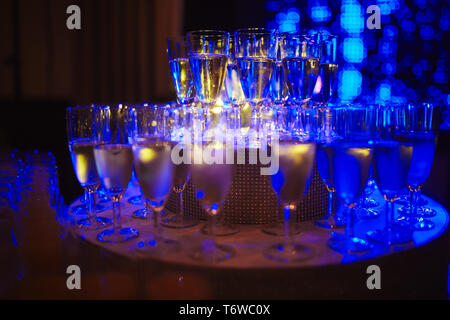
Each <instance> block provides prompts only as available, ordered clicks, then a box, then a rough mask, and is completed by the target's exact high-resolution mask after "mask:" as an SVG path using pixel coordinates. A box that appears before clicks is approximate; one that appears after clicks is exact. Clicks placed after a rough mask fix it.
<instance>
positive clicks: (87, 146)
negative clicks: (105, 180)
mask: <svg viewBox="0 0 450 320" xmlns="http://www.w3.org/2000/svg"><path fill="white" fill-rule="evenodd" d="M94 145H95V144H94V143H93V142H89V141H88V142H81V141H80V142H78V141H77V142H72V143H71V144H70V156H71V158H72V164H73V169H74V171H75V175H76V176H77V179H78V182H79V183H80V185H81V186H82V187H83V188H84V187H89V188H95V187H97V186H98V185H99V184H100V179H99V177H98V174H97V168H96V167H95V159H94Z"/></svg>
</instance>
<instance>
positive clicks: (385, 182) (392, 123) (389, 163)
mask: <svg viewBox="0 0 450 320" xmlns="http://www.w3.org/2000/svg"><path fill="white" fill-rule="evenodd" d="M379 109H380V111H381V116H380V117H379V120H380V121H379V122H378V123H377V133H378V134H377V139H376V140H375V141H374V143H373V147H374V155H373V169H374V176H375V181H376V182H377V186H378V189H379V190H380V192H381V193H382V195H383V197H384V199H385V200H386V206H385V208H386V209H385V220H386V222H385V226H384V228H383V229H377V230H373V231H369V232H367V238H368V239H369V240H371V241H374V242H378V243H381V244H384V245H386V246H387V247H390V246H391V245H393V244H398V243H406V242H409V241H411V240H412V233H411V232H408V230H401V229H399V228H396V227H395V225H394V221H395V220H394V219H395V217H394V215H395V211H394V201H395V200H396V199H397V197H398V196H399V195H400V194H401V192H402V191H403V190H404V189H406V187H407V178H408V171H409V167H410V164H411V158H412V152H413V146H412V143H411V142H410V141H408V140H409V139H407V137H405V136H402V134H401V132H399V131H398V130H397V129H398V122H397V119H396V118H395V108H393V107H392V106H386V107H380V108H379Z"/></svg>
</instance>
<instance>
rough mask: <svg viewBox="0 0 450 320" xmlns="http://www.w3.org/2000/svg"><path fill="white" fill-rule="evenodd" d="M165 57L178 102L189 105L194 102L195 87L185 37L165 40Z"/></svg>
mask: <svg viewBox="0 0 450 320" xmlns="http://www.w3.org/2000/svg"><path fill="white" fill-rule="evenodd" d="M167 55H168V57H169V65H170V73H171V74H172V79H173V84H174V87H175V91H176V93H177V98H178V102H179V103H180V104H182V105H189V104H190V103H191V102H193V101H194V98H195V87H194V80H193V77H192V71H191V65H190V63H189V56H188V43H187V39H186V37H183V36H178V37H173V38H169V39H167Z"/></svg>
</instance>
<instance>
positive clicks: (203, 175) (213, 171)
mask: <svg viewBox="0 0 450 320" xmlns="http://www.w3.org/2000/svg"><path fill="white" fill-rule="evenodd" d="M219 149H222V150H221V151H222V152H223V164H217V163H213V164H206V163H205V161H203V163H202V164H195V163H194V164H192V165H191V178H192V183H193V185H194V188H195V192H196V195H197V198H198V199H199V201H200V202H201V204H202V205H203V207H204V208H205V209H213V212H212V213H215V210H217V209H219V208H220V207H221V206H222V204H223V202H224V201H225V199H226V196H227V193H228V191H229V190H230V187H231V182H232V179H233V166H232V165H229V164H225V146H224V145H221V144H220V145H219V144H217V145H216V146H215V147H214V148H213V152H216V151H219ZM194 152H196V151H194Z"/></svg>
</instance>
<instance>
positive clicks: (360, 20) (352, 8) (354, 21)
mask: <svg viewBox="0 0 450 320" xmlns="http://www.w3.org/2000/svg"><path fill="white" fill-rule="evenodd" d="M346 2H347V4H345V3H346ZM346 2H344V4H343V5H342V7H341V12H342V14H341V27H342V28H343V29H344V30H345V31H347V32H348V33H361V32H363V30H364V16H363V13H362V10H361V6H360V5H359V3H357V2H353V1H350V2H348V1H346Z"/></svg>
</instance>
